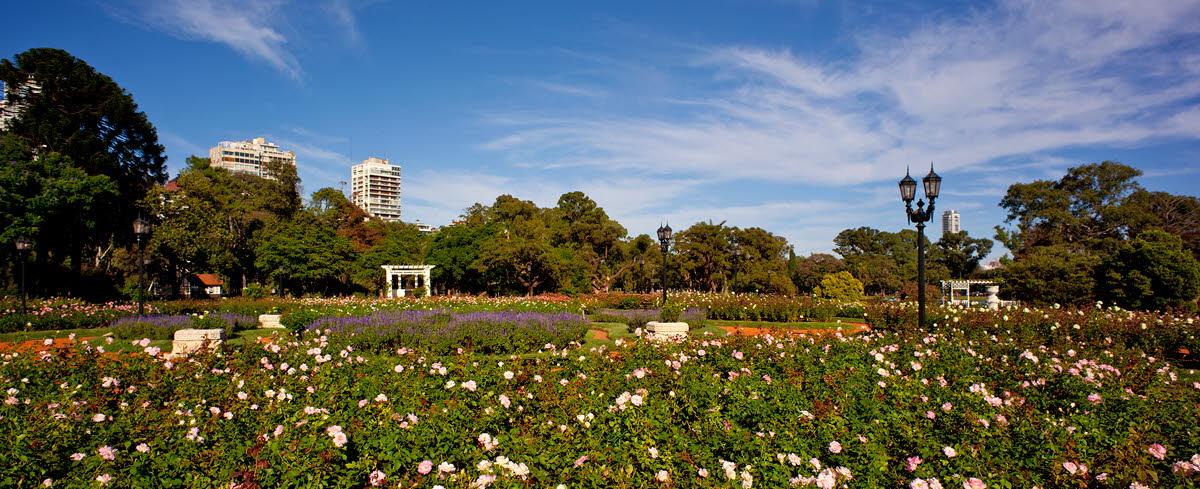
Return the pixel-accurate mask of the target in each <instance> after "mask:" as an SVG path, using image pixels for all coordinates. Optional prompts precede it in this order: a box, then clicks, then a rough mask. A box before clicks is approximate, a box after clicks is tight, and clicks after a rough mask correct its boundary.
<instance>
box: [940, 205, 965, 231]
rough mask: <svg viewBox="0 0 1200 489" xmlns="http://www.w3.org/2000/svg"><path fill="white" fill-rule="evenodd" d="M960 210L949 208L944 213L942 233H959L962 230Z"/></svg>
mask: <svg viewBox="0 0 1200 489" xmlns="http://www.w3.org/2000/svg"><path fill="white" fill-rule="evenodd" d="M959 219H960V218H959V215H958V211H954V210H949V211H946V212H943V213H942V234H943V235H945V234H950V233H957V232H959V231H961V230H962V223H961V222H960V221H959Z"/></svg>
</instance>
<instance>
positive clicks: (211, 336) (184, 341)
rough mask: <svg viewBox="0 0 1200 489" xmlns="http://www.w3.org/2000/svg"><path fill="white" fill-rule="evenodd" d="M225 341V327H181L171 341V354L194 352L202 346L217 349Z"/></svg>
mask: <svg viewBox="0 0 1200 489" xmlns="http://www.w3.org/2000/svg"><path fill="white" fill-rule="evenodd" d="M224 342H225V330H223V329H181V330H179V331H176V332H175V340H174V341H172V342H171V354H172V355H180V354H185V353H192V352H194V351H196V350H199V349H201V348H208V349H211V350H216V349H219V348H220V347H221V344H222V343H224Z"/></svg>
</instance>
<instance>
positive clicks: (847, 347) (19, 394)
mask: <svg viewBox="0 0 1200 489" xmlns="http://www.w3.org/2000/svg"><path fill="white" fill-rule="evenodd" d="M905 314H906V313H905ZM945 314H947V316H946V318H948V320H939V325H938V326H937V328H936V329H935V330H932V331H928V332H927V331H917V330H908V329H905V328H895V329H894V330H883V331H875V332H872V333H869V334H864V335H856V336H852V337H841V336H819V337H809V336H788V337H785V338H775V337H771V336H763V337H756V338H742V337H729V338H722V339H713V338H707V337H696V338H692V339H690V340H688V341H685V342H682V343H657V342H655V343H651V342H644V341H640V342H636V343H625V342H621V343H618V344H617V346H616V347H615V348H613V349H611V350H608V349H603V348H600V349H595V350H590V351H583V350H581V349H580V348H577V347H576V348H567V346H568V345H566V344H553V345H541V346H540V354H539V355H532V356H514V355H508V356H503V355H501V356H497V355H482V354H477V353H465V354H449V355H435V354H433V352H431V351H430V350H429V349H428V348H427V347H425V346H418V347H416V348H412V347H407V346H402V347H398V348H396V349H395V350H390V351H386V352H385V351H379V352H377V353H374V354H371V353H366V352H362V351H360V349H359V348H356V347H354V346H353V345H349V344H339V341H340V340H339V339H338V337H337V336H338V335H336V334H323V333H324V330H322V332H321V334H318V333H316V332H315V331H316V330H315V329H314V330H313V331H314V333H312V334H306V335H305V341H298V340H291V341H289V340H287V339H285V338H283V337H279V338H278V339H277V342H276V343H274V344H267V345H259V344H251V345H248V346H246V347H244V348H241V349H232V350H228V351H226V352H224V353H222V354H202V355H198V356H193V357H177V358H163V357H162V356H161V355H151V353H157V352H155V351H153V350H151V351H150V352H149V353H146V354H138V355H132V356H129V355H122V356H120V357H114V356H112V355H111V354H107V353H105V352H103V351H102V348H101V347H93V346H89V345H85V344H77V345H75V346H74V347H73V348H63V349H55V350H51V351H49V352H45V353H41V354H30V353H9V354H7V355H6V356H4V357H2V358H0V388H2V389H4V390H5V394H4V397H5V402H4V404H3V405H0V428H3V429H4V430H5V433H6V434H7V435H8V437H9V440H10V441H9V443H6V444H4V445H0V460H5V461H11V462H12V463H5V464H0V484H3V485H4V486H6V487H37V486H41V485H42V484H43V483H44V482H45V483H48V484H49V485H51V486H53V487H96V486H103V485H108V486H112V487H163V486H170V487H217V486H221V487H230V486H232V487H362V486H368V485H377V486H385V487H423V488H429V487H435V486H439V485H440V486H443V487H447V488H450V487H468V486H471V487H497V488H500V487H555V486H557V485H559V484H562V485H564V486H565V487H613V486H617V487H725V488H727V487H793V486H795V487H834V486H840V485H841V484H846V485H848V486H851V487H901V486H904V487H935V486H937V485H941V486H943V487H985V486H986V487H1034V486H1039V487H1121V488H1125V487H1130V486H1131V484H1135V483H1136V484H1144V485H1148V486H1153V487H1198V485H1200V479H1198V478H1197V477H1198V476H1200V464H1198V463H1197V462H1200V457H1197V454H1198V453H1200V431H1198V430H1197V426H1196V423H1195V420H1196V419H1200V377H1198V376H1197V374H1196V373H1195V372H1194V371H1189V370H1186V369H1180V368H1178V367H1176V366H1175V365H1172V364H1171V363H1168V362H1166V361H1164V360H1163V358H1162V357H1161V356H1160V355H1159V354H1158V352H1157V351H1155V350H1153V349H1147V348H1145V347H1146V346H1150V347H1153V346H1154V345H1156V344H1160V342H1158V341H1157V340H1156V341H1153V342H1149V343H1142V342H1141V341H1142V340H1139V339H1138V337H1137V336H1135V335H1132V334H1131V333H1126V332H1125V329H1121V328H1125V327H1127V326H1129V323H1128V321H1132V320H1134V319H1138V320H1141V319H1149V320H1148V321H1146V322H1147V329H1146V330H1142V329H1141V328H1140V325H1137V326H1135V327H1134V329H1135V331H1150V329H1151V326H1150V324H1159V323H1158V321H1157V320H1158V319H1161V320H1162V323H1161V324H1163V325H1164V326H1161V328H1163V330H1164V331H1166V330H1170V328H1176V327H1178V328H1183V329H1186V328H1184V325H1188V324H1192V323H1188V322H1187V321H1186V320H1182V322H1181V320H1180V319H1178V318H1173V317H1170V316H1162V317H1158V318H1157V319H1154V318H1152V317H1150V316H1134V317H1133V318H1132V319H1131V318H1129V316H1128V314H1127V313H1123V312H1122V311H1111V310H1104V309H1099V310H1095V311H1092V310H1085V311H1066V312H1061V313H1060V312H1057V310H1047V311H1029V312H1028V313H1025V312H1023V311H1022V312H1020V313H1019V314H1018V313H1016V312H1013V311H1007V312H1005V311H1001V312H998V313H978V314H979V315H978V316H975V314H976V312H970V311H964V312H946V313H945ZM988 314H990V316H989V315H988ZM1006 314H1007V315H1008V317H1007V318H1006V317H1005V315H1006ZM1059 314H1061V316H1058V315H1059ZM1042 316H1049V317H1042ZM873 317H874V314H870V315H868V318H869V319H870V318H873ZM953 317H958V318H959V320H958V321H957V322H956V321H954V320H953ZM1039 318H1040V319H1039ZM1053 318H1057V321H1058V322H1059V325H1058V326H1057V327H1054V325H1053V323H1050V324H1045V323H1046V321H1048V320H1050V319H1053ZM1066 318H1071V319H1073V320H1074V322H1064V321H1063V320H1064V319H1066ZM1074 324H1079V325H1080V327H1079V328H1078V329H1076V328H1074ZM1133 324H1138V323H1133ZM1168 324H1170V325H1173V326H1170V327H1168V326H1166V325H1168ZM325 329H332V328H325ZM1063 329H1066V330H1069V331H1068V332H1063V331H1060V330H1063ZM1189 331H1190V332H1192V333H1194V329H1191V330H1189ZM1164 334H1165V333H1164ZM1068 336H1069V337H1070V340H1068V339H1067V337H1068ZM1039 339H1040V341H1039ZM151 348H152V347H151Z"/></svg>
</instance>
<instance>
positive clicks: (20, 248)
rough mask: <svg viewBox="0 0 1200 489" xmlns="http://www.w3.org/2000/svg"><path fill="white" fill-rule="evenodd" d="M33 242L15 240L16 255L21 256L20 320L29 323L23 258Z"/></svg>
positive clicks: (27, 253) (25, 239)
mask: <svg viewBox="0 0 1200 489" xmlns="http://www.w3.org/2000/svg"><path fill="white" fill-rule="evenodd" d="M30 248H33V242H32V241H30V240H29V238H25V237H20V238H17V254H19V255H21V318H22V319H24V320H25V323H26V324H28V323H29V308H27V307H25V257H26V256H27V255H29V250H30Z"/></svg>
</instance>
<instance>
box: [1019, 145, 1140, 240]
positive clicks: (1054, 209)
mask: <svg viewBox="0 0 1200 489" xmlns="http://www.w3.org/2000/svg"><path fill="white" fill-rule="evenodd" d="M1141 174H1142V172H1141V171H1140V170H1138V169H1136V168H1133V167H1130V166H1126V165H1122V164H1120V163H1115V162H1112V161H1105V162H1103V163H1093V164H1088V165H1082V166H1077V167H1074V168H1070V169H1068V170H1067V173H1066V175H1064V176H1063V177H1062V178H1061V179H1059V180H1057V181H1046V180H1039V181H1036V182H1032V183H1018V184H1013V185H1012V186H1010V187H1009V188H1008V192H1007V193H1006V194H1005V196H1004V199H1003V200H1001V201H1000V207H1003V208H1005V209H1006V210H1007V211H1008V217H1007V219H1006V220H1005V222H1008V223H1015V224H1016V230H1015V231H1009V230H1004V229H1002V228H1000V227H997V231H998V233H997V238H998V239H999V240H1000V241H1001V242H1002V243H1004V245H1005V246H1006V247H1008V248H1009V250H1011V251H1012V252H1013V254H1014V256H1018V257H1019V255H1021V254H1022V253H1025V252H1027V251H1029V250H1030V248H1032V247H1034V246H1046V245H1055V244H1060V243H1061V244H1066V245H1067V246H1068V247H1069V248H1071V249H1073V250H1077V251H1085V250H1089V249H1094V248H1097V247H1103V246H1106V245H1104V244H1102V243H1099V242H1100V241H1104V240H1110V241H1111V240H1120V239H1123V238H1124V237H1125V235H1126V233H1127V232H1128V231H1129V227H1130V226H1131V225H1132V224H1134V223H1135V222H1136V212H1135V209H1134V208H1133V207H1132V206H1130V205H1128V204H1129V203H1130V200H1129V199H1130V197H1131V196H1132V195H1134V194H1135V193H1137V192H1138V191H1140V190H1141V187H1140V186H1139V185H1138V183H1137V181H1135V180H1134V179H1135V178H1137V177H1138V176H1140V175H1141Z"/></svg>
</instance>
